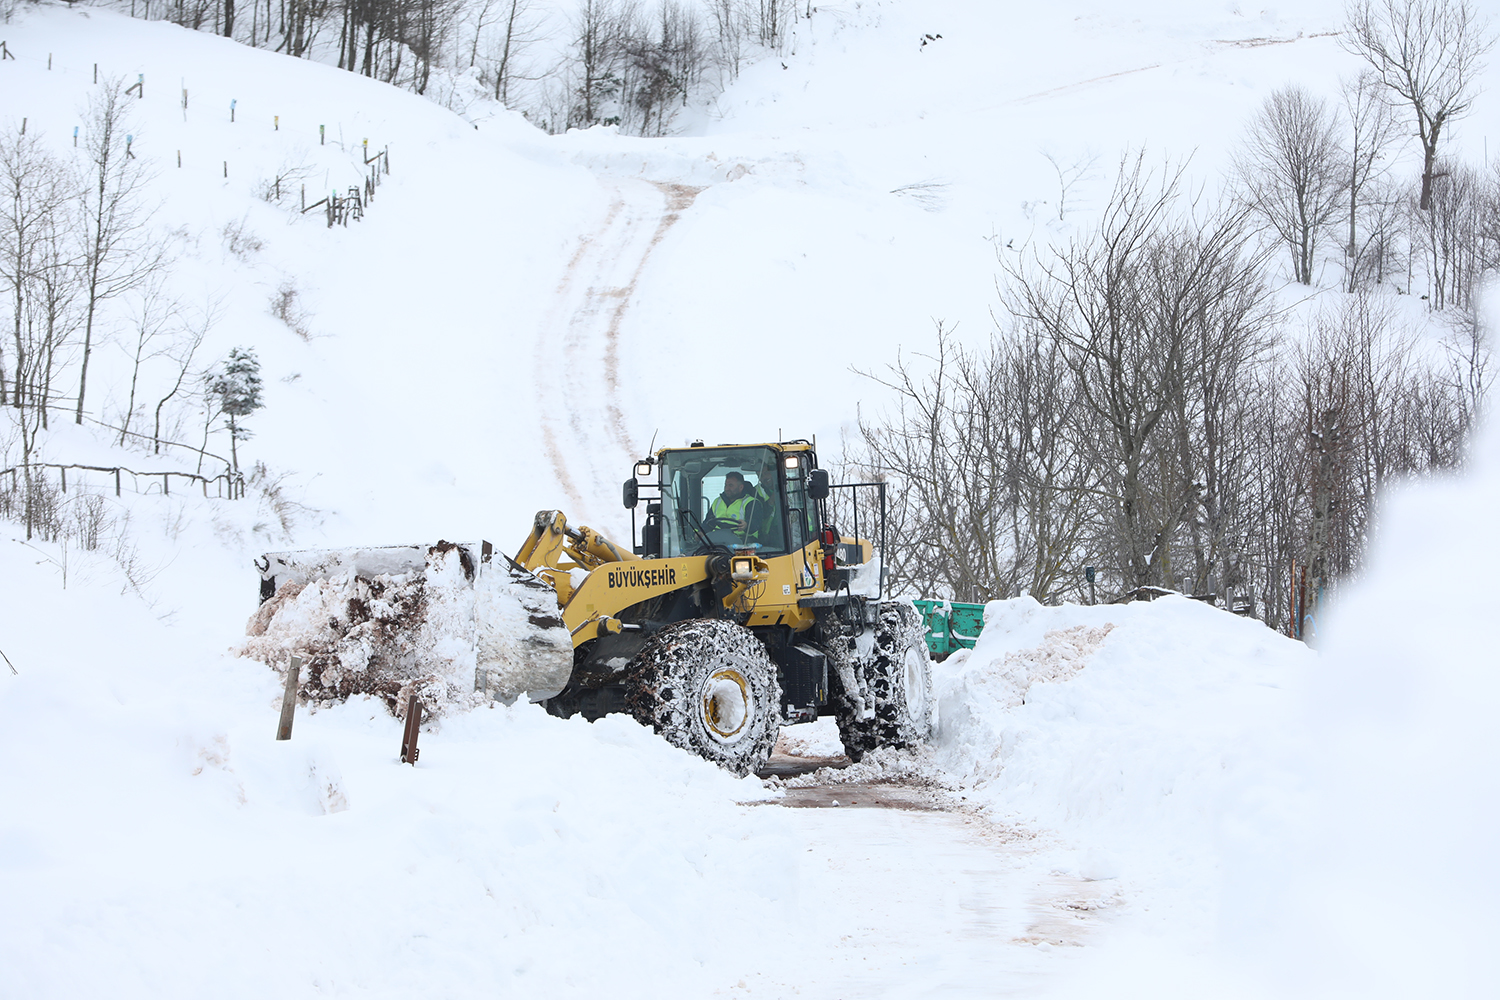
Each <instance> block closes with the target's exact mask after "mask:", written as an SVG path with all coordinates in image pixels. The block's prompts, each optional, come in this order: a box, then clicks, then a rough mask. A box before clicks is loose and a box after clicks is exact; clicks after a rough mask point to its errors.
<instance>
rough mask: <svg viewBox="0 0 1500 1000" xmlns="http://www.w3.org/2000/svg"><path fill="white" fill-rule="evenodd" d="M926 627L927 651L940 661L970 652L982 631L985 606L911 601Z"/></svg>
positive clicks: (954, 602)
mask: <svg viewBox="0 0 1500 1000" xmlns="http://www.w3.org/2000/svg"><path fill="white" fill-rule="evenodd" d="M912 603H913V604H915V605H916V606H917V610H918V611H920V612H921V613H922V619H923V621H924V622H925V623H926V625H927V648H928V649H929V650H931V651H932V655H933V656H935V657H937V658H938V659H939V660H941V659H944V658H945V657H947V656H948V655H949V654H951V653H956V652H958V651H959V650H960V649H973V648H974V643H975V642H977V641H978V640H979V633H980V632H981V631H983V630H984V605H983V604H960V603H958V602H957V601H930V600H920V601H913V602H912Z"/></svg>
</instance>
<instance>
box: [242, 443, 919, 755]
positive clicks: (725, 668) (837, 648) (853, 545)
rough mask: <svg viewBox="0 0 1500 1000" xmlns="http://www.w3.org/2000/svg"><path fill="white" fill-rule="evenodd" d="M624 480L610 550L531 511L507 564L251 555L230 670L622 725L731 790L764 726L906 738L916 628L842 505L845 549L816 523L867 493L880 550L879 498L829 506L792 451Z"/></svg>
mask: <svg viewBox="0 0 1500 1000" xmlns="http://www.w3.org/2000/svg"><path fill="white" fill-rule="evenodd" d="M634 471H635V475H634V476H632V477H631V478H630V479H628V480H626V482H625V485H624V490H623V494H624V495H623V500H624V504H625V506H626V507H627V508H630V510H631V512H632V514H631V535H632V538H631V544H630V545H629V546H620V545H617V544H616V543H615V542H613V541H611V540H610V539H608V538H606V537H604V536H603V535H601V534H600V533H599V532H597V531H594V530H593V529H591V528H588V527H584V526H577V527H575V526H572V525H570V524H568V522H567V519H566V517H564V515H563V514H562V513H561V512H559V511H552V510H547V511H542V512H540V513H538V514H537V515H536V518H535V521H534V522H533V524H532V528H531V533H530V535H529V536H528V537H527V538H526V541H525V542H524V544H522V546H521V548H520V550H519V551H518V552H517V553H516V555H515V558H513V559H511V558H507V557H505V556H503V555H499V554H497V553H495V552H494V550H493V548H492V547H491V546H490V545H489V544H488V543H484V542H478V543H449V542H439V543H438V544H436V545H431V546H404V547H388V548H378V549H350V550H343V551H333V552H329V551H322V552H285V553H270V554H267V555H265V556H262V557H261V559H260V560H258V561H257V567H258V568H259V569H260V574H261V598H262V602H263V603H262V605H261V608H260V610H259V612H257V614H256V616H255V617H254V618H252V619H251V623H250V627H249V632H250V638H249V639H247V642H246V649H247V652H249V653H250V654H251V655H255V656H258V657H260V658H262V659H264V660H265V661H266V662H268V663H271V664H273V665H275V666H278V667H282V666H284V663H285V660H286V658H287V657H288V656H289V655H292V654H296V655H300V656H302V657H303V660H304V668H303V671H304V672H303V675H302V676H303V677H304V678H305V680H304V682H303V686H302V692H303V695H304V697H305V698H307V699H308V700H310V701H313V702H331V701H337V700H342V699H343V698H346V697H348V696H349V695H351V694H356V693H369V694H373V695H376V696H379V697H382V698H384V699H385V700H386V702H387V704H388V705H391V706H392V707H393V708H394V707H395V706H398V705H404V703H405V702H404V698H405V696H406V694H407V693H409V692H410V691H412V690H414V689H420V690H421V692H422V694H423V699H424V702H426V703H428V704H429V705H430V706H436V705H441V704H444V703H447V704H453V703H461V702H465V701H467V702H469V703H478V702H480V701H482V700H483V699H486V698H499V699H502V700H506V701H510V700H513V699H514V698H516V697H519V696H520V695H522V694H525V695H527V696H529V697H530V698H531V699H532V700H534V701H540V702H542V703H543V704H544V705H545V707H546V709H547V710H548V711H549V712H551V713H553V714H555V715H559V716H571V715H574V714H582V715H583V716H584V717H585V718H587V719H589V720H591V721H592V720H594V719H597V718H599V717H601V716H603V715H605V714H608V713H610V712H626V713H629V714H631V715H633V716H634V717H635V718H636V719H638V720H639V721H641V722H642V723H644V724H646V725H649V726H651V727H652V728H653V729H655V730H656V731H657V732H658V733H660V734H661V735H662V736H663V737H665V738H666V739H667V740H668V741H669V742H671V743H673V744H674V745H676V746H679V747H682V748H683V749H686V750H690V751H692V752H694V753H697V754H699V755H700V756H703V757H705V758H707V759H709V760H712V761H714V762H716V763H718V764H720V765H721V766H723V767H725V768H728V769H729V770H732V771H734V772H736V773H739V774H745V773H748V772H749V771H752V770H754V769H756V768H757V767H759V766H760V765H761V764H762V763H764V762H765V760H766V758H767V757H768V756H769V754H770V751H771V747H772V745H773V744H774V743H775V740H776V736H777V732H778V730H779V727H780V726H781V725H782V724H783V723H794V722H806V721H811V720H814V719H816V718H818V717H820V716H823V715H833V716H835V717H836V719H837V721H838V725H839V731H840V734H841V736H842V739H843V743H844V746H845V748H846V751H847V752H848V755H849V756H850V757H851V758H852V759H854V760H859V759H860V758H861V757H862V756H863V755H864V754H865V753H867V752H868V751H870V750H872V749H874V748H876V747H879V746H909V745H912V744H914V743H916V742H917V741H919V740H921V739H923V738H925V736H926V735H927V731H928V726H929V719H930V703H931V696H930V692H931V667H930V659H929V653H928V649H927V643H926V632H925V628H924V624H923V620H922V617H921V616H920V615H919V614H918V612H917V611H916V609H915V608H914V607H913V605H912V604H911V602H909V601H895V600H891V599H889V598H888V597H887V596H886V595H885V594H884V586H883V579H882V573H881V571H880V566H879V560H878V558H877V553H876V551H875V545H874V543H873V541H872V540H870V539H866V538H862V537H860V532H859V524H858V506H857V503H855V504H848V505H842V506H843V507H846V508H848V509H849V512H850V513H851V514H852V517H853V519H854V520H855V525H854V529H855V530H854V533H853V534H852V535H849V536H845V535H843V534H841V533H840V532H839V531H838V529H837V528H835V527H834V525H833V524H832V522H831V518H830V511H831V510H832V509H833V506H834V505H833V504H832V503H831V502H830V496H831V494H833V493H834V491H836V490H843V489H848V490H851V491H854V490H856V489H857V488H859V487H864V488H866V489H867V491H868V490H869V489H871V488H873V489H874V490H876V491H878V497H879V508H880V509H879V511H878V512H877V511H870V512H869V515H868V517H867V519H868V520H871V521H876V522H878V524H879V526H880V528H881V532H882V533H883V527H884V509H883V508H884V487H883V485H881V484H844V485H840V486H832V485H831V484H830V482H829V477H828V473H827V472H826V471H825V470H822V469H820V468H818V465H817V455H816V453H815V451H814V449H813V446H812V445H811V443H809V442H807V441H800V440H799V441H784V442H777V443H774V444H755V445H719V446H716V447H707V446H705V445H703V444H702V442H694V443H693V444H692V445H691V446H689V447H685V448H664V449H661V450H660V451H658V452H657V453H656V454H655V455H654V456H652V457H651V458H648V459H645V460H643V461H640V462H638V463H636V466H635V470H634ZM848 496H850V497H851V499H852V498H854V497H856V496H857V493H854V492H851V493H850V494H848ZM642 501H644V502H645V512H644V513H645V517H644V519H643V520H642V521H641V522H640V523H639V525H638V524H637V513H636V512H637V511H638V510H639V509H640V505H641V503H642ZM869 506H870V504H869V503H867V504H866V507H867V508H868V507H869ZM872 533H873V532H872Z"/></svg>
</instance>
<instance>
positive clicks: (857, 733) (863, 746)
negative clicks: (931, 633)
mask: <svg viewBox="0 0 1500 1000" xmlns="http://www.w3.org/2000/svg"><path fill="white" fill-rule="evenodd" d="M874 640H875V641H874V645H873V648H870V649H869V650H868V651H863V652H862V651H861V649H860V647H861V646H862V643H859V642H858V641H856V642H855V643H854V647H855V648H854V649H852V650H851V651H850V654H849V655H850V658H851V659H852V661H853V663H852V672H853V675H854V680H855V682H856V686H857V687H858V690H857V691H849V690H840V691H839V694H838V702H837V705H838V714H837V718H838V724H839V736H840V738H841V739H842V740H843V743H844V752H845V753H846V754H848V756H849V759H850V760H852V761H859V760H860V759H861V758H863V757H864V755H865V754H867V753H869V752H870V751H871V750H874V749H875V748H877V747H913V746H916V745H917V744H918V743H920V742H922V741H923V740H925V739H926V738H927V736H928V733H929V731H930V730H931V720H932V660H931V657H930V656H929V654H928V650H927V635H926V631H925V629H924V628H923V624H922V616H921V615H920V614H918V613H917V610H916V608H914V607H913V606H912V605H911V604H909V603H904V602H903V603H894V602H892V603H889V604H886V605H885V606H884V607H882V608H881V610H880V619H879V621H878V622H877V623H876V625H875V635H874ZM866 642H868V640H866ZM846 686H847V685H845V684H841V685H840V687H841V688H844V687H846Z"/></svg>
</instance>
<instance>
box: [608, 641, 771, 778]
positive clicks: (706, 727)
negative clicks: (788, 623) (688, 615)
mask: <svg viewBox="0 0 1500 1000" xmlns="http://www.w3.org/2000/svg"><path fill="white" fill-rule="evenodd" d="M632 666H633V668H634V669H633V670H632V671H631V674H632V676H631V679H630V681H629V682H628V683H629V690H628V692H627V694H626V702H627V704H628V705H629V706H630V712H631V714H632V715H634V716H635V717H636V719H638V720H639V721H640V722H642V723H643V724H645V725H648V726H650V727H651V728H652V729H655V730H656V731H657V732H658V733H660V734H661V735H662V737H663V738H664V739H665V740H666V741H667V742H668V743H671V744H672V745H673V746H677V747H681V748H682V749H684V750H688V751H690V752H692V753H695V754H697V755H698V756H700V757H703V758H704V759H706V760H711V761H713V762H714V763H715V764H718V765H719V766H720V767H722V768H725V769H726V770H729V771H733V772H734V773H736V774H748V773H750V772H751V771H753V770H754V769H755V768H757V767H759V766H760V765H761V764H763V763H765V761H766V760H767V759H769V758H770V756H771V747H772V746H774V745H775V743H776V735H777V733H778V732H779V731H780V727H781V686H780V685H779V684H778V683H777V682H776V666H775V664H773V663H772V662H771V658H770V656H769V655H767V653H766V648H765V646H764V645H762V644H761V641H760V640H759V639H757V638H756V637H755V634H754V633H753V632H751V631H750V630H749V629H747V628H744V627H742V626H740V625H736V624H735V623H733V622H729V621H722V620H719V619H699V620H694V621H686V622H679V623H677V624H675V625H669V626H667V627H666V628H664V629H662V631H661V632H659V633H657V634H656V635H655V636H654V637H653V638H652V639H651V640H650V642H648V643H647V644H646V646H645V648H643V649H642V650H641V652H640V653H639V655H637V656H636V658H635V661H634V663H633V664H632Z"/></svg>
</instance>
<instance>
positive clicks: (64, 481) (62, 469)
mask: <svg viewBox="0 0 1500 1000" xmlns="http://www.w3.org/2000/svg"><path fill="white" fill-rule="evenodd" d="M57 471H58V472H60V473H62V491H63V492H64V493H66V492H68V467H67V466H66V465H60V466H58V467H57Z"/></svg>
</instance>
